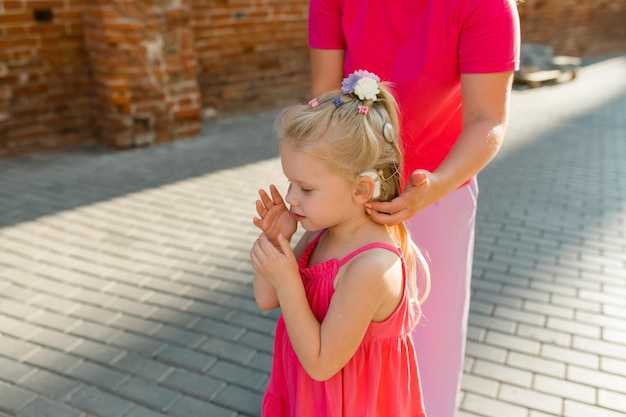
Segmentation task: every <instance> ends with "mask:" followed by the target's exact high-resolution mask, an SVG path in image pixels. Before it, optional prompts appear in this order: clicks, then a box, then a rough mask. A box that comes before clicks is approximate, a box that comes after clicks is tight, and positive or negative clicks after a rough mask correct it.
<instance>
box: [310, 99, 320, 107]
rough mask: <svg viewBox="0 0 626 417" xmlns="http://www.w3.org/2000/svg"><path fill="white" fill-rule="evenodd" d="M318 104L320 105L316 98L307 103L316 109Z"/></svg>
mask: <svg viewBox="0 0 626 417" xmlns="http://www.w3.org/2000/svg"><path fill="white" fill-rule="evenodd" d="M319 104H320V103H318V101H317V98H314V99H311V100H310V101H309V105H310V106H311V107H317V106H318V105H319Z"/></svg>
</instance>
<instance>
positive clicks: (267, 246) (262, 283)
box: [250, 70, 429, 417]
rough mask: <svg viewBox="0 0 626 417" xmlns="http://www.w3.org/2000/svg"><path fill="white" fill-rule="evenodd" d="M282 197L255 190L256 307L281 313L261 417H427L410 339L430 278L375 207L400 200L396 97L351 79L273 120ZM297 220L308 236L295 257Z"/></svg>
mask: <svg viewBox="0 0 626 417" xmlns="http://www.w3.org/2000/svg"><path fill="white" fill-rule="evenodd" d="M277 127H278V133H279V137H280V156H281V163H282V168H283V172H284V173H285V176H286V177H287V178H288V180H289V182H290V185H289V189H288V191H287V195H286V197H285V200H286V202H287V203H288V204H289V205H290V209H289V210H288V209H287V207H286V205H285V202H284V201H283V199H282V196H281V195H280V193H279V192H278V190H277V189H276V188H275V187H274V186H270V194H271V196H270V195H268V194H267V193H266V192H264V191H260V196H261V200H259V201H257V207H256V209H257V212H258V214H259V216H260V217H259V218H255V219H254V224H255V225H257V226H258V227H259V228H261V229H262V230H263V233H262V234H261V236H260V237H259V239H258V240H257V241H256V242H255V244H254V246H253V248H252V250H251V253H250V257H251V260H252V266H253V267H254V270H255V272H256V274H255V278H254V295H255V298H256V301H257V304H258V305H259V307H260V308H261V309H274V308H276V307H279V306H280V308H281V316H280V317H279V319H278V323H277V327H276V339H275V344H274V359H273V364H272V373H271V376H270V380H269V383H268V386H267V389H266V393H265V397H264V399H263V406H262V413H261V414H262V416H263V417H336V416H337V417H339V416H346V417H353V416H354V417H380V416H402V417H420V416H425V413H424V408H423V403H422V396H421V393H420V389H421V388H420V381H419V373H418V368H417V360H416V356H415V350H414V346H413V342H412V341H411V337H410V331H411V328H412V326H413V325H414V323H415V321H416V320H417V318H418V316H419V304H420V302H421V301H422V299H423V298H424V297H421V298H422V299H420V298H419V297H418V294H417V285H416V276H417V275H418V271H417V270H416V269H417V268H416V266H418V265H419V267H420V268H419V269H420V271H419V272H420V273H419V275H420V276H421V277H423V278H424V280H425V284H424V296H425V295H426V294H427V292H428V287H429V275H428V270H427V268H426V266H425V265H426V264H425V261H424V259H423V257H422V256H421V255H420V253H419V251H417V250H416V249H415V247H414V246H413V244H412V243H411V239H410V236H408V233H407V230H406V229H405V227H404V225H403V224H400V225H397V226H385V225H381V224H379V223H376V222H374V221H373V220H372V219H371V218H370V217H369V215H368V214H367V212H366V207H365V204H366V203H368V202H371V201H390V200H391V199H393V198H394V197H396V196H397V195H398V194H399V193H400V183H401V181H400V173H401V172H402V167H401V161H402V153H401V149H400V144H399V140H398V136H397V133H396V132H398V112H397V105H396V101H395V99H394V97H393V96H392V94H391V93H390V91H389V89H388V87H387V86H386V85H385V84H382V83H380V80H379V78H378V77H377V76H376V75H375V74H372V73H369V72H367V71H362V70H360V71H356V72H355V73H353V74H352V75H350V76H349V77H348V78H346V79H344V81H343V88H342V91H341V92H339V91H336V92H330V93H327V94H324V95H322V96H320V97H319V98H316V99H313V100H311V101H310V102H309V103H308V104H302V105H294V106H291V107H289V108H287V109H286V110H285V111H283V113H282V114H281V115H280V116H279V118H278V121H277ZM297 222H299V223H300V224H301V225H302V226H303V227H304V229H306V232H305V233H304V235H303V236H302V238H301V239H300V241H299V242H298V243H297V244H296V246H295V249H294V250H292V249H291V246H290V239H291V237H292V235H293V234H294V233H295V231H296V226H297Z"/></svg>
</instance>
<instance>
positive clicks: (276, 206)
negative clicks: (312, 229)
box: [252, 184, 298, 248]
mask: <svg viewBox="0 0 626 417" xmlns="http://www.w3.org/2000/svg"><path fill="white" fill-rule="evenodd" d="M270 193H271V194H272V195H271V197H270V196H269V195H268V194H267V193H266V192H265V190H260V191H259V196H260V197H261V199H260V200H257V201H256V212H257V213H258V214H259V217H255V218H253V219H252V222H253V223H254V225H255V226H256V227H258V228H259V229H261V230H262V231H263V234H264V235H265V236H267V238H268V239H269V240H270V242H272V244H273V245H274V246H275V247H276V248H278V247H280V246H279V244H278V235H279V234H280V235H283V237H284V238H285V239H286V240H287V241H290V240H291V236H293V234H294V233H295V232H296V229H297V227H298V222H297V220H296V219H295V218H294V217H293V216H292V215H291V213H289V210H288V209H287V206H286V205H285V202H284V200H283V198H282V196H281V195H280V193H279V192H278V189H276V187H275V186H274V185H273V184H272V185H270Z"/></svg>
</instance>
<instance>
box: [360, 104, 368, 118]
mask: <svg viewBox="0 0 626 417" xmlns="http://www.w3.org/2000/svg"><path fill="white" fill-rule="evenodd" d="M368 111H369V107H367V106H359V113H361V114H364V115H366V116H367V112H368Z"/></svg>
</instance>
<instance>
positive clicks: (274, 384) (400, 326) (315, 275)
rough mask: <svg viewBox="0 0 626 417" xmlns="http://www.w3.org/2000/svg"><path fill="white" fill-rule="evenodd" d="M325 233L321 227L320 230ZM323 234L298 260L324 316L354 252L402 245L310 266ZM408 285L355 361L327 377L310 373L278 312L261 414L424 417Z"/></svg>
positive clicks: (380, 245) (311, 302)
mask: <svg viewBox="0 0 626 417" xmlns="http://www.w3.org/2000/svg"><path fill="white" fill-rule="evenodd" d="M321 234H322V233H321ZM321 234H320V235H318V236H317V237H316V238H315V240H314V241H313V242H311V244H310V245H309V246H308V247H307V248H306V250H305V252H304V253H303V254H302V256H301V258H300V260H299V261H298V263H299V266H300V275H301V276H302V281H303V283H304V288H305V291H306V295H307V298H308V300H309V305H310V306H311V310H312V311H313V314H314V315H315V317H317V319H318V320H319V321H320V322H322V320H323V319H324V316H325V315H326V312H327V311H328V307H329V305H330V300H331V297H332V296H333V293H334V287H333V283H334V279H335V276H336V275H337V271H338V270H339V268H341V266H342V265H344V264H345V263H346V262H348V261H349V260H350V259H352V258H353V257H354V256H356V255H358V254H360V253H362V252H364V251H366V250H368V249H372V248H383V249H387V250H390V251H392V252H394V253H396V254H398V256H399V257H400V258H401V259H402V268H403V271H404V272H403V273H404V277H405V282H406V272H405V266H404V259H403V258H402V254H401V252H400V251H399V249H398V248H395V247H393V246H389V245H387V244H384V243H372V244H369V245H366V246H363V247H361V248H359V249H357V250H356V251H354V252H352V253H351V254H349V255H348V256H346V257H345V258H343V259H341V260H337V259H331V260H328V261H326V262H323V263H320V264H317V265H313V266H310V267H309V266H308V262H309V259H310V257H311V254H312V253H313V250H314V249H315V246H316V245H317V242H318V241H319V238H320V236H321ZM410 332H411V325H410V312H409V302H408V294H407V288H406V284H405V290H404V295H403V297H402V300H401V301H400V304H399V305H398V307H396V309H395V310H394V312H393V313H392V314H391V316H389V318H387V319H386V320H385V321H383V322H372V323H371V324H370V326H369V328H368V329H367V332H366V333H365V337H364V338H363V341H362V342H361V345H360V346H359V347H358V349H357V351H356V353H355V354H354V356H353V357H352V359H350V361H349V362H348V363H347V364H346V365H345V366H344V367H343V368H342V369H341V370H340V371H339V372H338V373H337V374H335V375H334V376H333V377H331V378H330V379H328V380H326V381H322V382H320V381H315V380H314V379H313V378H311V377H310V376H309V375H308V374H307V373H306V371H305V370H304V368H303V367H302V365H301V364H300V362H299V361H298V358H297V356H296V353H295V351H294V350H293V347H292V345H291V342H290V340H289V335H288V334H287V329H286V327H285V322H284V320H283V316H282V315H281V316H280V317H279V318H278V323H277V325H276V337H275V342H274V359H273V363H272V374H271V376H270V380H269V383H268V385H267V389H266V392H265V397H264V398H263V406H262V413H261V415H262V417H384V416H394V417H424V416H425V415H426V414H425V412H424V406H423V401H422V395H421V387H420V381H419V372H418V367H417V358H416V356H415V348H414V346H413V342H412V339H411V334H410Z"/></svg>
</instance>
